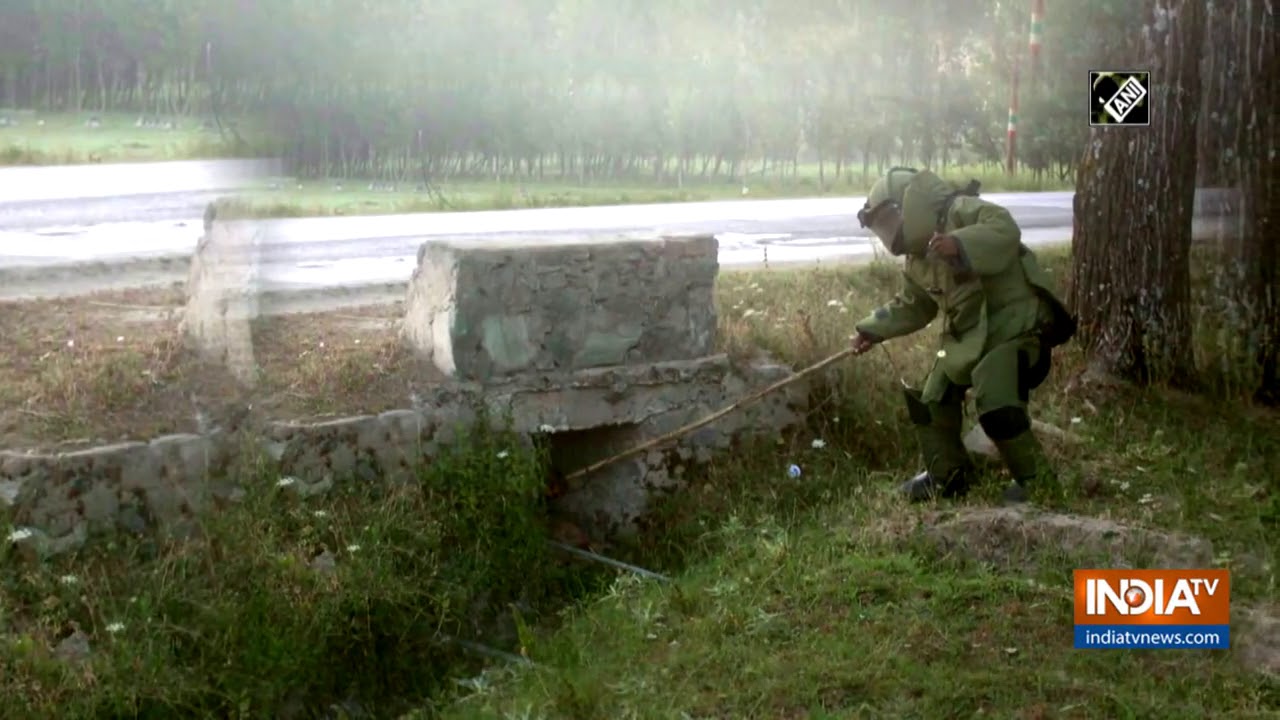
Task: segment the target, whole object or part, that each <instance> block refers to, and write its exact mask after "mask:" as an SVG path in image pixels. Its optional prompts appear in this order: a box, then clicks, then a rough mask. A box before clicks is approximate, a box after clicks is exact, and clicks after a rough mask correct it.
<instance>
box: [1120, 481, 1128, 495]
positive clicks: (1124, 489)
mask: <svg viewBox="0 0 1280 720" xmlns="http://www.w3.org/2000/svg"><path fill="white" fill-rule="evenodd" d="M1128 491H1129V481H1128V480H1126V481H1124V482H1122V483H1120V492H1128Z"/></svg>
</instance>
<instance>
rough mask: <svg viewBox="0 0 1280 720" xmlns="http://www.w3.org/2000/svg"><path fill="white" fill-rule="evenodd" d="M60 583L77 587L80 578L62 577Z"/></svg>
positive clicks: (72, 576) (73, 576)
mask: <svg viewBox="0 0 1280 720" xmlns="http://www.w3.org/2000/svg"><path fill="white" fill-rule="evenodd" d="M58 582H60V583H62V584H63V585H75V584H76V583H78V582H80V578H78V577H76V576H75V575H63V576H62V577H60V578H58Z"/></svg>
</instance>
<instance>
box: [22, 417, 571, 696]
mask: <svg viewBox="0 0 1280 720" xmlns="http://www.w3.org/2000/svg"><path fill="white" fill-rule="evenodd" d="M484 423H485V421H484V418H483V417H481V424H480V425H478V426H476V428H474V429H472V430H470V431H468V432H467V434H465V435H462V436H460V437H459V438H458V441H457V443H456V444H455V445H453V446H452V447H451V448H450V449H449V450H448V451H446V452H444V453H443V454H442V455H440V456H439V457H438V458H436V459H435V461H434V462H433V463H432V464H431V465H430V466H429V467H428V468H426V469H424V471H423V472H422V474H421V475H420V477H419V478H418V479H417V481H416V482H408V483H404V484H397V485H377V484H375V485H367V484H366V485H360V484H355V483H351V482H349V483H339V484H338V485H336V489H335V490H334V491H333V492H332V493H331V494H329V495H327V496H322V497H319V498H312V499H309V500H305V501H302V500H298V499H296V498H295V497H294V496H292V495H291V494H290V493H289V492H288V491H287V489H288V487H289V485H290V484H291V481H290V479H289V478H279V479H278V478H270V477H263V476H261V475H260V474H258V473H256V472H254V471H253V470H252V469H246V471H245V472H246V475H245V476H244V477H243V478H241V479H242V480H243V481H245V482H246V484H247V485H248V492H247V496H246V497H245V498H244V500H243V501H242V502H241V503H239V504H238V505H235V506H232V507H230V508H228V509H226V510H224V511H222V512H218V513H211V514H209V515H207V516H203V517H202V518H201V519H200V521H199V526H198V528H197V532H196V534H195V535H194V536H193V537H191V538H190V539H187V540H180V541H179V540H171V541H159V540H156V539H147V538H134V537H119V538H116V539H114V540H113V541H112V542H110V543H107V544H104V545H101V546H99V547H97V548H96V549H90V550H89V551H87V552H86V553H85V554H82V555H81V556H79V557H68V558H62V559H58V560H55V561H52V562H50V563H49V564H46V565H31V564H27V563H26V562H25V561H23V560H22V559H20V558H18V557H16V556H13V555H12V554H10V553H8V551H7V550H0V555H2V556H0V568H3V570H0V588H2V591H0V592H2V594H0V608H3V615H2V616H0V624H2V625H3V627H4V634H3V640H0V643H2V645H3V647H0V687H3V693H4V696H5V697H6V698H7V699H6V713H7V714H6V717H52V716H54V715H57V716H58V717H103V716H112V717H124V716H128V717H174V716H184V717H191V716H200V717H287V716H291V715H292V716H297V713H299V712H303V711H306V712H312V711H316V710H319V709H324V708H326V707H329V706H330V705H343V706H347V707H361V708H364V709H365V710H367V711H373V710H377V711H379V712H382V713H385V712H388V711H389V710H390V709H394V708H395V707H397V703H402V702H405V701H414V700H416V701H418V702H419V703H421V702H423V701H425V700H427V699H429V698H430V696H432V695H433V694H435V693H438V692H439V691H440V690H441V689H442V687H443V686H444V685H443V684H444V683H445V681H446V679H447V677H448V674H449V673H450V672H456V671H457V670H458V669H459V668H463V667H467V666H468V664H472V665H473V664H474V661H470V660H468V659H467V658H465V657H463V656H461V655H459V653H458V648H457V646H456V645H453V644H450V642H448V641H449V640H450V639H454V638H461V639H469V640H478V641H480V642H494V641H495V640H494V636H495V635H497V636H501V635H502V634H503V633H504V632H506V633H508V634H510V630H503V629H502V628H504V627H505V626H506V625H508V624H509V622H510V617H511V612H512V610H511V607H512V604H513V603H514V604H515V606H516V607H519V608H522V610H521V612H525V613H535V612H538V611H539V610H541V609H544V608H545V607H546V605H547V602H548V599H549V598H554V597H563V596H564V593H566V592H571V593H572V592H574V591H575V590H574V588H573V586H572V585H566V584H565V583H567V582H570V580H571V577H570V576H568V575H567V574H565V573H564V572H562V571H561V566H560V565H558V564H556V563H555V562H554V561H553V559H552V558H550V557H549V556H548V555H547V553H545V552H544V551H543V549H542V538H543V537H544V531H543V523H544V520H543V518H542V516H541V511H540V509H539V507H538V506H539V498H540V495H541V491H542V489H543V487H544V481H545V467H544V452H543V451H542V450H541V449H539V448H538V447H537V446H530V445H529V443H527V442H522V441H520V439H519V438H517V437H516V436H514V435H512V434H511V433H509V432H507V431H496V430H490V429H487V428H486V425H485V424H484ZM5 547H8V546H7V545H6V546H5ZM77 633H80V634H82V636H81V635H78V634H77ZM77 637H82V638H83V640H84V641H86V642H87V649H84V650H83V652H78V653H76V652H72V651H71V650H69V649H68V648H70V647H71V646H73V645H75V644H76V643H75V641H74V638H77ZM67 638H72V639H73V640H72V641H68V640H67ZM498 641H499V642H501V638H499V640H498ZM10 713H11V714H10Z"/></svg>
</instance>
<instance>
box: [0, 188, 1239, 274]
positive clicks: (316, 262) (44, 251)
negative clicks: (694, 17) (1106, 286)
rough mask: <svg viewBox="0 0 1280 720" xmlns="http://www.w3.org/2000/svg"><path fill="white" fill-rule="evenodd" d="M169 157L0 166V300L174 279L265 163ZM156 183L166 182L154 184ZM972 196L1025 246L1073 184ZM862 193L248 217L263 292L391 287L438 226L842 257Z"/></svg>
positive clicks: (784, 258) (868, 249) (863, 249)
mask: <svg viewBox="0 0 1280 720" xmlns="http://www.w3.org/2000/svg"><path fill="white" fill-rule="evenodd" d="M169 165H183V164H167V163H166V164H153V165H152V166H151V167H150V168H147V167H145V166H110V165H101V166H91V168H89V169H79V170H77V169H66V168H36V169H30V170H27V169H23V170H19V171H10V170H0V188H6V187H10V186H15V189H16V184H17V183H18V180H13V179H6V177H12V176H6V173H9V172H18V173H26V175H25V176H24V177H26V178H28V179H30V180H31V182H30V186H29V187H27V188H26V189H25V190H19V191H17V192H16V193H15V195H16V196H17V197H18V198H20V199H19V200H16V201H15V200H12V198H10V200H8V201H5V200H4V199H3V198H5V197H6V196H5V195H4V194H3V193H0V298H5V297H8V298H15V297H30V296H44V295H49V294H67V293H82V292H88V291H92V290H96V289H106V288H109V287H123V286H132V285H139V284H150V283H156V282H171V281H174V280H181V279H182V278H183V277H184V276H185V260H186V259H187V258H188V257H189V255H190V253H191V252H192V250H193V249H194V248H195V245H196V243H197V241H198V239H199V236H200V233H201V229H202V228H201V214H202V212H203V208H204V203H205V202H206V201H207V199H208V198H209V197H210V196H212V195H215V194H216V192H211V191H212V190H216V189H219V188H218V187H217V185H216V184H217V183H218V182H220V183H222V185H223V186H228V185H229V186H230V187H231V188H234V187H236V186H237V184H239V183H242V182H244V181H245V179H246V178H250V177H252V176H254V175H255V174H259V175H260V174H261V173H263V172H265V171H266V170H267V169H269V168H265V166H263V165H261V164H257V165H254V164H247V165H240V166H238V167H237V166H225V167H224V168H223V169H222V170H221V171H220V172H217V171H214V170H210V169H209V168H203V169H202V168H201V167H200V164H199V163H193V164H185V165H187V167H185V168H181V169H179V170H177V171H175V173H174V175H173V178H172V179H169V180H167V181H163V178H162V179H160V180H158V179H156V178H157V177H160V176H161V175H163V171H162V167H163V166H169ZM119 167H123V168H126V169H125V170H123V171H121V172H120V174H119V177H120V178H122V179H121V180H120V181H119V182H114V183H112V182H108V179H109V178H112V177H115V175H114V174H113V171H115V169H116V168H119ZM149 169H150V171H151V172H152V174H150V175H149V174H148V170H149ZM46 171H48V174H44V173H45V172H46ZM59 171H61V172H63V173H74V172H83V173H86V174H85V177H89V176H90V175H94V174H96V177H97V182H98V183H102V184H104V185H107V186H109V187H110V188H114V189H103V188H98V187H96V186H93V187H91V185H93V183H90V182H89V181H88V180H85V181H77V182H75V183H72V182H68V183H67V184H66V185H63V186H60V187H63V188H68V189H67V190H64V191H59V189H58V187H59V186H57V184H56V183H54V182H53V181H52V180H50V179H49V178H50V177H54V176H56V175H57V172H59ZM40 177H43V178H44V179H43V180H38V178H40ZM125 180H128V182H125ZM162 181H163V182H162ZM41 183H43V184H41ZM165 183H167V186H168V187H170V188H177V189H178V191H176V192H171V193H158V192H155V191H156V189H157V188H158V187H160V186H162V185H164V184H165ZM202 183H203V185H202ZM210 185H214V187H210ZM59 192H62V196H59ZM112 192H114V193H115V196H111V195H110V193H112ZM1207 192H1208V194H1207V195H1205V197H1212V192H1213V191H1207ZM24 193H25V194H24ZM93 193H96V195H94V194H93ZM73 195H74V196H75V197H72V196H73ZM985 197H987V198H988V199H991V200H993V201H994V202H998V203H1001V204H1003V205H1005V206H1006V207H1008V208H1009V210H1010V211H1011V212H1012V213H1013V215H1014V217H1015V218H1016V219H1017V220H1018V222H1019V223H1020V224H1021V225H1022V227H1023V230H1024V239H1025V240H1026V241H1027V243H1028V244H1031V245H1038V244H1042V243H1046V242H1060V241H1063V240H1067V239H1069V238H1070V235H1071V220H1072V207H1071V201H1072V197H1073V193H1070V192H1049V193H992V194H989V195H985ZM862 203H863V198H861V197H849V198H820V199H800V200H734V201H725V202H705V203H673V204H662V205H640V206H637V205H631V206H614V207H587V208H545V209H534V210H507V211H486V212H468V213H424V214H418V215H395V216H380V217H344V218H304V219H287V220H271V221H263V222H262V223H261V226H260V227H261V233H262V234H261V247H262V253H261V256H262V262H263V266H262V269H261V277H262V280H263V285H264V290H267V291H277V292H293V291H313V292H314V291H320V290H336V288H339V287H342V286H347V287H349V288H350V287H356V288H361V287H372V286H387V285H391V286H395V285H397V284H401V283H403V282H404V281H405V280H407V279H408V278H409V276H410V275H411V274H412V272H413V268H414V265H415V264H416V254H417V248H418V247H419V246H420V245H421V244H422V242H424V241H426V240H429V239H430V238H432V237H441V236H453V237H456V236H468V237H488V238H494V239H499V238H507V237H513V236H555V235H564V234H577V233H610V234H613V233H618V234H629V233H643V232H654V231H657V232H710V233H715V234H716V235H717V236H718V237H719V239H720V245H721V251H720V260H721V263H722V264H723V265H725V266H726V267H732V266H735V265H752V264H757V263H760V262H762V261H765V260H767V261H768V262H769V263H778V264H782V263H790V262H806V261H807V262H812V261H815V260H818V261H823V262H826V261H831V262H838V261H844V260H849V259H855V260H856V259H859V258H865V257H867V256H870V255H871V254H872V253H873V252H874V251H875V249H876V245H877V243H876V241H875V240H874V238H872V237H871V236H870V234H869V233H868V232H867V231H864V230H862V229H861V228H859V227H858V223H857V221H856V219H855V217H854V215H855V213H856V212H857V210H858V208H860V207H861V205H862ZM104 217H106V218H111V219H110V220H105V221H104V220H102V218H104ZM337 294H341V293H340V292H339V293H337Z"/></svg>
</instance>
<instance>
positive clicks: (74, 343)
mask: <svg viewBox="0 0 1280 720" xmlns="http://www.w3.org/2000/svg"><path fill="white" fill-rule="evenodd" d="M75 346H76V341H75V340H68V341H67V347H69V348H73V347H75Z"/></svg>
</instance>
